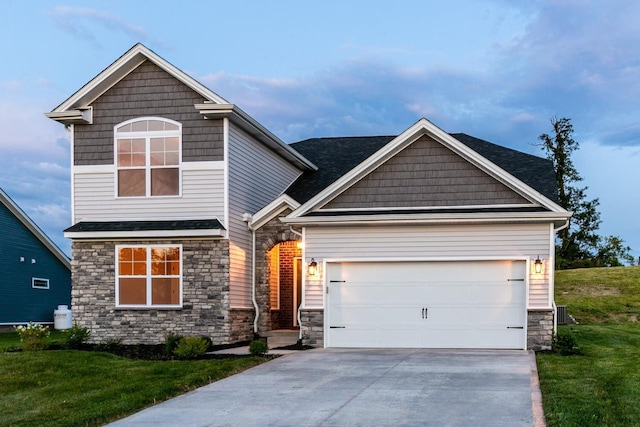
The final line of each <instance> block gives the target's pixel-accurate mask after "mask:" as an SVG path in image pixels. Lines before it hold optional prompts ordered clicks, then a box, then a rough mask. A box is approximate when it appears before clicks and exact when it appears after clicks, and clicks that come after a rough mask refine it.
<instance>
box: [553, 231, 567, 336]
mask: <svg viewBox="0 0 640 427" xmlns="http://www.w3.org/2000/svg"><path fill="white" fill-rule="evenodd" d="M568 226H569V219H567V220H566V221H565V223H564V224H563V225H561V226H560V227H558V228H554V229H553V233H554V234H553V237H554V239H555V236H556V234H557V233H558V231H560V230H564V229H565V228H567V227H568ZM551 245H552V247H553V248H554V254H553V259H554V263H553V270H551V271H550V272H549V274H551V275H553V293H554V295H555V292H556V273H555V270H556V266H555V258H556V255H555V246H556V244H555V242H553V241H552V242H551ZM551 307H553V333H554V335H555V334H557V333H558V306H557V305H556V300H555V298H554V299H553V300H552V301H551Z"/></svg>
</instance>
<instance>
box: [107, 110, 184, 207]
mask: <svg viewBox="0 0 640 427" xmlns="http://www.w3.org/2000/svg"><path fill="white" fill-rule="evenodd" d="M145 120H157V121H161V122H167V123H171V124H173V125H176V126H178V129H177V130H162V131H145V132H118V131H117V129H118V128H119V127H122V126H125V125H128V124H129V123H135V122H140V121H145ZM170 137H178V164H177V165H176V166H175V167H177V169H178V194H171V195H162V196H152V195H151V170H152V169H161V168H160V167H154V168H152V167H151V150H150V148H151V138H170ZM128 138H137V139H143V138H144V140H145V165H144V170H145V195H144V196H120V195H119V194H118V176H119V174H118V171H119V170H120V168H119V167H118V139H128ZM113 166H114V168H115V172H114V179H113V183H114V188H113V194H114V196H115V198H116V199H149V198H153V199H160V198H175V197H182V123H180V122H176V121H175V120H171V119H167V118H164V117H154V116H150V117H136V118H135V119H130V120H126V121H124V122H122V123H118V124H117V125H115V126H114V127H113ZM175 167H174V166H170V167H168V166H167V167H166V168H170V169H174V168H175ZM141 168H142V167H140V168H132V169H141ZM122 169H123V170H126V169H127V168H122Z"/></svg>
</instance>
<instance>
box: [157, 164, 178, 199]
mask: <svg viewBox="0 0 640 427" xmlns="http://www.w3.org/2000/svg"><path fill="white" fill-rule="evenodd" d="M178 184H179V174H178V169H176V168H162V169H152V170H151V195H152V196H167V195H170V196H175V195H177V194H178Z"/></svg>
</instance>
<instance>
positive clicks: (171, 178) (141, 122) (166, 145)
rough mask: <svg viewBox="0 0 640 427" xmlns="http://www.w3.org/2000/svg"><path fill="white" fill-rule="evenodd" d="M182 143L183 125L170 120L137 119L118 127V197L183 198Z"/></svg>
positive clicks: (116, 132)
mask: <svg viewBox="0 0 640 427" xmlns="http://www.w3.org/2000/svg"><path fill="white" fill-rule="evenodd" d="M181 140H182V128H181V125H180V124H179V123H177V122H174V121H171V120H167V119H161V118H144V119H135V120H130V121H127V122H124V123H121V124H119V125H116V127H115V156H116V165H117V166H116V168H117V173H116V181H117V184H116V191H117V196H118V197H149V196H178V195H180V160H181V157H180V153H181V149H180V148H181V143H182V141H181Z"/></svg>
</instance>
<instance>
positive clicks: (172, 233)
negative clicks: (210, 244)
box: [64, 228, 224, 240]
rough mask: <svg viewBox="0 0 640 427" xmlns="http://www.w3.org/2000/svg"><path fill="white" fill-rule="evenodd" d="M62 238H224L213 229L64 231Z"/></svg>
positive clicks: (222, 231)
mask: <svg viewBox="0 0 640 427" xmlns="http://www.w3.org/2000/svg"><path fill="white" fill-rule="evenodd" d="M64 237H67V238H69V239H78V240H82V239H87V240H95V239H142V238H144V239H162V238H167V237H171V238H173V237H181V238H188V237H210V238H222V237H224V230H222V229H218V228H214V229H208V230H139V231H75V232H74V231H65V232H64Z"/></svg>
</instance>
